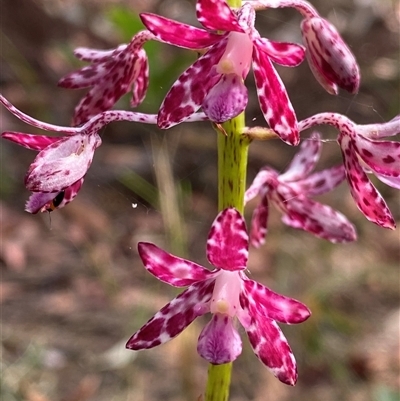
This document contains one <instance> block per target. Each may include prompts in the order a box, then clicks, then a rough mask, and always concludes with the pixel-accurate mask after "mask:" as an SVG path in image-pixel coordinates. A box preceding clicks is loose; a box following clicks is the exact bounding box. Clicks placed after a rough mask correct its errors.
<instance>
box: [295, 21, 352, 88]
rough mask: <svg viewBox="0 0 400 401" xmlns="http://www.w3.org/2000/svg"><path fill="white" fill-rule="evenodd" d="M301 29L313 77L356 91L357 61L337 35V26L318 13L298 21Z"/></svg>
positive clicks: (324, 83) (323, 82)
mask: <svg viewBox="0 0 400 401" xmlns="http://www.w3.org/2000/svg"><path fill="white" fill-rule="evenodd" d="M301 30H302V34H303V39H304V42H305V43H306V46H307V51H308V55H309V58H308V60H309V61H310V64H311V65H313V67H314V69H313V72H314V73H315V72H316V71H317V75H316V76H315V78H316V79H317V80H320V78H321V76H322V77H323V81H322V82H321V84H322V86H324V87H325V85H326V82H328V83H332V84H333V85H335V84H336V85H338V86H339V87H341V88H343V89H346V90H347V91H349V92H351V93H357V92H358V88H359V85H360V71H359V68H358V65H357V62H356V60H355V58H354V56H353V54H352V52H351V51H350V49H349V48H348V47H347V45H346V44H345V42H344V41H343V39H342V38H341V37H340V35H339V33H338V31H337V30H336V28H335V27H334V26H333V25H332V24H331V23H330V22H329V21H327V20H325V19H323V18H320V17H313V18H307V19H305V20H303V21H302V23H301Z"/></svg>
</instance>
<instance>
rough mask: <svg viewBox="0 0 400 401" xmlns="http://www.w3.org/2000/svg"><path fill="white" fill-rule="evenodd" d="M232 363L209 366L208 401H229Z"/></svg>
mask: <svg viewBox="0 0 400 401" xmlns="http://www.w3.org/2000/svg"><path fill="white" fill-rule="evenodd" d="M231 372H232V362H231V363H224V364H223V365H212V364H211V363H210V365H209V366H208V382H207V389H206V401H227V400H228V397H229V385H230V383H231Z"/></svg>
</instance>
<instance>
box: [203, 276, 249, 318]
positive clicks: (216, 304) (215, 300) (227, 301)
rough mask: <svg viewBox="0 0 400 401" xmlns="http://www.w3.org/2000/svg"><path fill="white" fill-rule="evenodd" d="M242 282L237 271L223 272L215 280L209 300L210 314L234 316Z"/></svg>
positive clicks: (238, 306) (238, 305)
mask: <svg viewBox="0 0 400 401" xmlns="http://www.w3.org/2000/svg"><path fill="white" fill-rule="evenodd" d="M241 286H242V280H241V278H240V276H239V272H237V271H233V272H231V271H224V270H222V271H221V273H220V274H219V275H218V277H217V278H216V280H215V286H214V292H213V296H212V298H211V304H210V312H211V313H220V314H222V315H228V316H230V317H233V316H236V314H237V311H238V309H239V308H240V304H239V294H240V291H241Z"/></svg>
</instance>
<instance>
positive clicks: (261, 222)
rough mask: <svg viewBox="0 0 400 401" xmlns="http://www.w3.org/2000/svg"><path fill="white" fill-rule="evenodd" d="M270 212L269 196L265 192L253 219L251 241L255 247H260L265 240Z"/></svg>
mask: <svg viewBox="0 0 400 401" xmlns="http://www.w3.org/2000/svg"><path fill="white" fill-rule="evenodd" d="M268 212H269V205H268V197H267V195H266V194H265V195H264V196H262V197H261V202H260V203H259V204H258V206H257V207H256V208H255V209H254V212H253V216H252V219H251V230H250V243H251V245H253V246H254V247H255V248H259V247H260V246H261V245H263V244H264V242H265V237H266V235H267V232H268V226H267V223H268V214H269V213H268Z"/></svg>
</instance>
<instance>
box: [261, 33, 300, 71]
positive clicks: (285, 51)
mask: <svg viewBox="0 0 400 401" xmlns="http://www.w3.org/2000/svg"><path fill="white" fill-rule="evenodd" d="M255 42H256V43H255V45H256V46H257V47H258V49H259V50H260V51H263V52H264V53H266V54H267V55H268V57H270V58H271V60H272V61H274V62H275V63H277V64H280V65H284V66H286V67H296V66H297V65H299V64H300V63H301V62H302V61H303V60H304V58H305V56H306V50H305V48H304V47H303V46H301V45H298V44H296V43H288V42H275V41H273V40H268V39H266V38H256V39H255Z"/></svg>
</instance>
